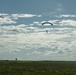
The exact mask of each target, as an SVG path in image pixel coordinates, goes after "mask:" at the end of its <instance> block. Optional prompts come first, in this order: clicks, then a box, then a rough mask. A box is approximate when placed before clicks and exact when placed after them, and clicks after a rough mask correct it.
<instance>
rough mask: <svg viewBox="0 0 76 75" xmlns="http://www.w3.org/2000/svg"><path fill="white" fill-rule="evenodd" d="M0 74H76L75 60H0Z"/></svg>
mask: <svg viewBox="0 0 76 75" xmlns="http://www.w3.org/2000/svg"><path fill="white" fill-rule="evenodd" d="M0 75H76V61H0Z"/></svg>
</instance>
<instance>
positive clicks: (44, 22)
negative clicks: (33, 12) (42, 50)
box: [42, 22, 53, 26]
mask: <svg viewBox="0 0 76 75" xmlns="http://www.w3.org/2000/svg"><path fill="white" fill-rule="evenodd" d="M44 24H51V25H52V26H53V24H52V23H50V22H44V23H42V25H44Z"/></svg>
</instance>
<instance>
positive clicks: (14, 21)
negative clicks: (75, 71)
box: [0, 0, 76, 60]
mask: <svg viewBox="0 0 76 75" xmlns="http://www.w3.org/2000/svg"><path fill="white" fill-rule="evenodd" d="M46 21H47V22H51V23H53V26H51V25H49V24H45V25H42V23H44V22H46ZM46 31H48V33H46ZM15 58H18V60H76V0H0V60H4V59H5V60H7V59H10V60H14V59H15Z"/></svg>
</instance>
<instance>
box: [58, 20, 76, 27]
mask: <svg viewBox="0 0 76 75" xmlns="http://www.w3.org/2000/svg"><path fill="white" fill-rule="evenodd" d="M59 23H60V25H62V26H67V25H68V26H76V21H75V20H70V19H68V20H62V21H60V22H59Z"/></svg>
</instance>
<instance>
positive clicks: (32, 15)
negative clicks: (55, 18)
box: [11, 14, 41, 19]
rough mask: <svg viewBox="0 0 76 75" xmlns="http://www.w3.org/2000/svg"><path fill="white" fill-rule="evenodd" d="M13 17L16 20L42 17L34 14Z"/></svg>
mask: <svg viewBox="0 0 76 75" xmlns="http://www.w3.org/2000/svg"><path fill="white" fill-rule="evenodd" d="M11 16H12V17H13V18H15V19H18V18H31V17H35V16H36V17H41V15H34V14H11Z"/></svg>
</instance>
